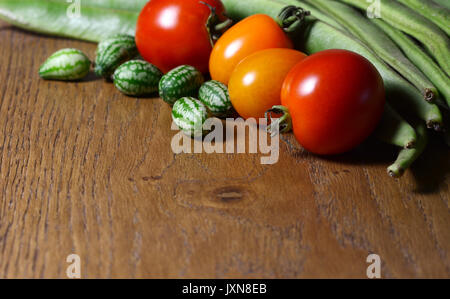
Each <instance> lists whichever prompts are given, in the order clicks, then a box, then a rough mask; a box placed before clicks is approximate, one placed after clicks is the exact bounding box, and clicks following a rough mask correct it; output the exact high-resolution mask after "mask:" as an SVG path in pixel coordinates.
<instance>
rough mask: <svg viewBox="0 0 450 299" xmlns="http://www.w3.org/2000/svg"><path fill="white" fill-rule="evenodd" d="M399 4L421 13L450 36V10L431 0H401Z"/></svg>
mask: <svg viewBox="0 0 450 299" xmlns="http://www.w3.org/2000/svg"><path fill="white" fill-rule="evenodd" d="M399 2H401V3H403V4H404V5H406V6H408V7H409V8H411V9H413V10H415V11H416V12H418V13H420V14H421V15H422V16H424V17H425V18H427V19H428V20H430V21H431V22H433V23H435V24H436V25H437V26H439V28H441V29H442V30H443V31H445V32H446V33H447V34H448V35H450V9H447V8H442V7H441V6H439V5H437V4H436V3H434V2H433V1H431V0H399ZM447 2H448V0H447Z"/></svg>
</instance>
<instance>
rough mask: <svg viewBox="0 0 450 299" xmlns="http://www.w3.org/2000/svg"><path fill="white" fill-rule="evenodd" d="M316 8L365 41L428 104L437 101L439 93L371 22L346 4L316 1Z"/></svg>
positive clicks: (324, 0) (322, 0) (325, 0)
mask: <svg viewBox="0 0 450 299" xmlns="http://www.w3.org/2000/svg"><path fill="white" fill-rule="evenodd" d="M314 4H315V5H316V6H317V7H318V8H319V9H321V10H322V11H323V12H326V13H328V14H329V15H330V16H332V17H334V18H335V19H336V20H337V21H338V22H340V23H341V24H343V25H344V26H345V27H346V28H347V29H348V30H349V31H350V33H352V34H353V35H355V36H356V37H357V38H359V39H360V40H361V41H363V42H364V43H365V44H366V45H367V46H369V48H371V49H372V50H373V51H374V52H375V53H377V55H378V56H380V58H381V59H383V60H384V61H385V62H386V63H387V64H389V65H390V66H391V67H392V68H394V69H395V70H396V71H398V72H399V73H400V74H401V75H402V76H403V77H405V78H406V79H407V80H409V81H410V82H411V83H412V84H413V85H414V86H416V87H417V89H419V91H421V92H422V94H423V95H424V97H425V99H426V100H427V101H432V100H433V99H434V98H435V97H437V95H438V91H437V89H436V87H435V86H434V85H433V83H431V82H430V80H428V78H427V77H425V75H424V74H423V73H422V72H421V71H420V70H419V69H418V68H417V67H416V66H415V65H414V64H412V63H411V62H410V61H409V60H408V59H407V58H406V57H405V55H404V54H403V53H402V51H401V50H400V49H399V48H398V46H397V45H396V44H395V43H394V42H393V41H392V40H391V39H390V38H389V36H387V35H386V34H385V33H384V32H383V31H382V30H381V29H380V28H378V27H377V26H375V25H374V24H372V23H371V22H370V20H369V19H367V18H365V17H363V16H362V15H361V14H360V13H359V12H358V11H356V10H355V9H353V8H352V7H350V6H348V5H346V4H344V3H339V2H336V1H329V0H314Z"/></svg>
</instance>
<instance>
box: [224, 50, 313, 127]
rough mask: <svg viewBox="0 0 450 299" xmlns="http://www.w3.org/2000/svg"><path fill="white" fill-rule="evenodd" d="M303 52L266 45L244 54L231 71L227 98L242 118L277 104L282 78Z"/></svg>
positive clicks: (259, 115) (255, 114) (278, 102)
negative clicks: (228, 96)
mask: <svg viewBox="0 0 450 299" xmlns="http://www.w3.org/2000/svg"><path fill="white" fill-rule="evenodd" d="M305 58H306V55H305V54H303V53H302V52H299V51H295V50H292V49H280V48H278V49H267V50H262V51H259V52H256V53H253V54H252V55H250V56H248V57H246V58H244V59H243V60H242V61H241V62H240V63H239V64H238V66H237V67H236V68H235V69H234V71H233V73H232V74H231V78H230V81H229V84H228V90H229V92H230V100H231V103H232V104H233V107H234V109H235V110H236V112H238V113H239V115H240V116H242V117H243V118H245V119H248V118H250V117H253V118H256V119H257V120H258V119H259V118H264V113H265V112H266V111H267V110H269V109H270V108H272V106H274V105H280V104H281V99H280V93H281V87H282V85H283V81H284V79H285V78H286V75H287V74H288V73H289V71H290V70H291V69H292V68H293V67H294V66H295V65H296V64H297V63H299V62H300V61H301V60H303V59H305Z"/></svg>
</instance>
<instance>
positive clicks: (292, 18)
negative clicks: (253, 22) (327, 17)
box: [277, 5, 311, 33]
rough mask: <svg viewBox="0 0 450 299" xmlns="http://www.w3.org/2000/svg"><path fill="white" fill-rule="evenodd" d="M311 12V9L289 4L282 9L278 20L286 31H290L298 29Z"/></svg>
mask: <svg viewBox="0 0 450 299" xmlns="http://www.w3.org/2000/svg"><path fill="white" fill-rule="evenodd" d="M310 14H311V13H310V12H309V11H307V10H304V9H303V8H301V7H297V6H294V5H289V6H286V7H285V8H283V10H281V12H280V14H279V15H278V20H277V21H278V24H279V25H280V27H281V28H283V30H284V32H287V33H290V32H294V31H296V30H298V29H299V28H300V26H302V24H303V21H304V20H305V18H306V17H307V16H309V15H310Z"/></svg>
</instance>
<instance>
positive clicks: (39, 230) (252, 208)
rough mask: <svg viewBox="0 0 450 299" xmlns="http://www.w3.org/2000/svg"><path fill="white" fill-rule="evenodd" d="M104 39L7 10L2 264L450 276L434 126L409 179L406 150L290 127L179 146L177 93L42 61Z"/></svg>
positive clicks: (156, 271)
mask: <svg viewBox="0 0 450 299" xmlns="http://www.w3.org/2000/svg"><path fill="white" fill-rule="evenodd" d="M65 47H75V48H79V49H81V50H83V51H85V52H86V53H87V54H88V55H89V56H90V57H92V58H93V57H94V53H95V48H96V47H95V45H94V44H90V43H84V42H78V41H72V40H66V39H58V38H50V37H45V36H40V35H34V34H30V33H26V32H24V31H21V30H18V29H15V28H13V27H11V26H9V25H7V24H5V23H0V176H1V177H0V192H1V201H0V278H60V277H61V278H64V277H66V269H67V267H68V266H69V264H68V263H67V262H66V258H67V256H68V255H70V254H78V255H79V256H80V259H81V276H82V277H83V278H110V277H111V278H126V277H136V278H305V277H308V278H311V277H356V278H365V277H367V276H366V268H367V267H368V265H369V264H368V263H367V262H366V258H367V256H368V255H369V254H372V253H375V254H378V255H379V256H380V258H381V275H382V277H392V278H400V277H401V278H404V277H424V278H428V277H441V278H449V277H450V256H449V254H450V213H449V199H450V196H449V182H450V175H449V170H450V162H449V161H450V160H449V158H450V154H449V150H448V148H446V146H445V145H444V143H443V142H442V141H441V140H440V139H438V138H433V139H432V141H431V146H430V148H429V149H428V150H427V152H426V154H425V155H424V156H423V157H422V158H421V159H420V160H419V161H418V162H417V164H416V165H415V166H414V167H413V169H412V170H411V171H408V172H407V173H406V174H405V176H404V177H403V178H402V179H399V180H394V179H391V178H389V177H388V176H387V174H386V167H387V166H388V164H389V163H390V162H392V160H393V159H394V155H395V152H396V150H395V149H393V148H390V147H387V146H384V145H380V144H378V143H377V142H374V141H369V142H366V143H365V144H364V145H363V146H361V147H360V148H359V149H357V150H355V151H353V152H352V153H350V154H346V155H343V156H340V157H334V158H329V159H324V158H319V157H316V156H313V155H310V154H308V153H306V152H305V151H303V150H302V149H301V148H300V147H299V146H298V145H297V143H296V141H295V139H294V138H292V136H290V135H287V136H284V137H283V140H282V141H281V144H280V160H279V162H278V163H277V164H274V165H261V163H260V158H261V155H260V154H234V155H232V154H209V155H208V154H174V153H173V151H172V150H171V146H170V144H171V138H172V136H174V135H175V134H176V132H175V131H171V130H170V125H171V115H170V109H169V107H168V106H167V105H166V104H164V103H163V102H162V101H161V100H159V99H135V98H129V97H125V96H123V95H121V94H120V93H119V92H118V91H117V90H115V88H114V87H113V86H112V85H111V84H110V83H106V82H104V81H103V80H99V79H96V78H95V77H94V76H90V77H89V78H88V80H86V81H84V82H79V83H62V82H50V81H44V80H40V79H39V77H38V75H37V70H38V67H39V65H40V64H41V63H42V62H43V61H44V60H45V59H46V58H47V57H48V56H49V55H50V54H52V53H53V52H54V51H56V50H59V49H61V48H65Z"/></svg>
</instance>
